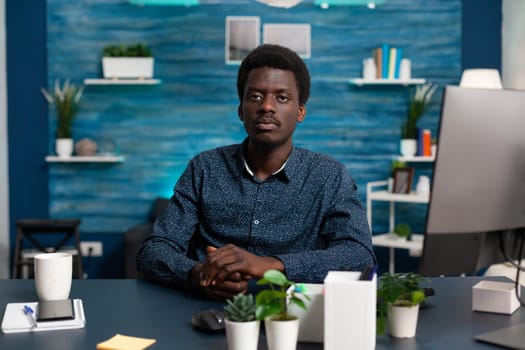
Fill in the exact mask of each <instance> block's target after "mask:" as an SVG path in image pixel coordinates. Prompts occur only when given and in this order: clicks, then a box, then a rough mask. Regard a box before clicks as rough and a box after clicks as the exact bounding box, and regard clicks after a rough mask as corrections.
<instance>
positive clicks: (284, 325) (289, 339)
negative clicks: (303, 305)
mask: <svg viewBox="0 0 525 350" xmlns="http://www.w3.org/2000/svg"><path fill="white" fill-rule="evenodd" d="M264 327H265V328H266V342H267V343H268V350H295V349H296V347H297V335H298V334H299V319H298V318H296V319H294V320H287V321H279V320H272V319H270V318H267V319H266V320H264Z"/></svg>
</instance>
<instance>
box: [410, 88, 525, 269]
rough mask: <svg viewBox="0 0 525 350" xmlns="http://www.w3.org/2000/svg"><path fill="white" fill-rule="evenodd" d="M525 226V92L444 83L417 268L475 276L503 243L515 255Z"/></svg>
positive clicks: (496, 259)
mask: <svg viewBox="0 0 525 350" xmlns="http://www.w3.org/2000/svg"><path fill="white" fill-rule="evenodd" d="M524 227H525V91H519V90H492V89H475V88H460V87H455V86H447V87H446V88H445V91H444V93H443V100H442V108H441V119H440V125H439V133H438V151H437V156H436V160H435V163H434V172H433V180H432V191H431V196H430V203H429V207H428V213H427V223H426V234H425V240H424V246H423V256H422V259H421V266H420V272H421V273H422V274H424V275H430V276H432V275H458V274H475V273H476V272H477V271H478V270H480V269H481V268H483V267H486V266H488V265H491V264H493V263H497V262H501V261H503V260H504V257H503V255H502V254H501V252H500V243H501V242H502V243H503V245H504V246H505V247H506V248H507V249H508V250H507V251H508V254H509V255H510V256H511V257H513V258H518V256H517V255H518V254H517V253H518V249H516V248H517V247H516V245H515V242H516V239H517V236H518V232H519V233H522V232H523V230H522V229H523V228H524ZM500 237H502V238H503V240H500Z"/></svg>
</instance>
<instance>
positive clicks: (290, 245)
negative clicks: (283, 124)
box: [137, 141, 375, 287]
mask: <svg viewBox="0 0 525 350" xmlns="http://www.w3.org/2000/svg"><path fill="white" fill-rule="evenodd" d="M245 143H246V141H245V142H244V143H243V144H237V145H231V146H226V147H221V148H217V149H214V150H209V151H205V152H203V153H201V154H199V155H197V156H195V157H194V158H193V159H192V160H191V161H190V163H189V165H188V167H187V168H186V170H185V171H184V173H183V174H182V176H181V177H180V179H179V180H178V182H177V184H176V186H175V189H174V194H173V196H172V198H171V201H170V204H169V205H168V208H167V209H166V211H165V212H164V214H163V215H162V216H161V217H160V218H159V219H158V220H157V221H156V222H155V225H154V229H153V234H152V235H151V236H150V237H149V238H148V239H146V241H145V242H144V243H143V245H142V247H141V249H140V251H139V254H138V256H137V264H138V268H139V271H140V273H141V274H142V276H143V277H145V278H146V279H149V280H152V281H154V282H157V283H161V284H164V285H171V286H175V287H189V284H188V275H189V272H190V270H191V268H192V267H193V266H194V265H195V263H196V262H197V261H200V262H202V261H204V259H205V257H206V249H205V248H206V246H208V245H211V246H215V247H221V246H223V245H225V244H227V243H233V244H235V245H237V246H238V247H240V248H243V249H245V250H247V251H249V252H251V253H253V254H256V255H259V256H273V257H276V258H278V259H279V260H281V261H282V263H283V264H284V267H285V273H286V275H287V276H288V278H289V279H290V280H292V281H295V282H310V283H322V281H323V279H324V277H325V276H326V274H327V273H328V271H332V270H358V269H361V268H363V267H364V266H366V265H371V264H374V263H375V256H374V253H373V250H372V242H371V234H370V229H369V226H368V223H367V221H366V216H365V212H364V209H363V207H362V205H361V203H360V201H359V199H358V197H357V193H356V190H357V187H356V184H355V182H354V180H353V179H352V177H351V176H350V174H349V173H348V171H347V170H346V168H345V167H344V166H343V165H342V164H341V163H340V162H338V161H336V160H335V159H333V158H331V157H329V156H327V155H324V154H321V153H315V152H312V151H309V150H306V149H304V148H298V147H293V148H292V152H291V153H290V156H289V157H288V160H287V162H286V164H285V166H284V167H283V168H282V169H281V170H280V171H278V172H277V173H275V174H273V175H271V176H270V177H268V178H267V179H266V180H264V181H260V180H258V179H257V178H255V177H254V176H253V175H251V174H250V172H249V171H248V169H247V167H245V164H244V158H243V145H244V144H245Z"/></svg>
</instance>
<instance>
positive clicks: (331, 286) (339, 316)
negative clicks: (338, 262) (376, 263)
mask: <svg viewBox="0 0 525 350" xmlns="http://www.w3.org/2000/svg"><path fill="white" fill-rule="evenodd" d="M360 276H361V273H360V272H350V271H330V272H328V275H327V276H326V278H325V280H324V286H325V295H324V298H325V300H324V349H325V350H340V349H362V350H368V349H374V348H375V345H376V302H377V301H376V300H377V299H376V295H377V276H376V274H374V275H373V277H372V280H370V281H367V280H365V281H363V280H359V277H360Z"/></svg>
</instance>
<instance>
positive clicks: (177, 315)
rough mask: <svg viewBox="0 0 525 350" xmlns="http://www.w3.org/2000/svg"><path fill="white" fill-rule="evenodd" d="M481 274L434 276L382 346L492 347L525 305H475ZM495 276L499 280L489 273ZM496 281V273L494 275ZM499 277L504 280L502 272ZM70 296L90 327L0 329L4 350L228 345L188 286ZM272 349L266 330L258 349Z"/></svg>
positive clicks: (1, 288)
mask: <svg viewBox="0 0 525 350" xmlns="http://www.w3.org/2000/svg"><path fill="white" fill-rule="evenodd" d="M481 279H482V278H481V277H446V278H433V279H431V281H432V283H431V286H432V287H433V288H434V289H435V291H436V295H435V296H434V297H431V298H430V301H429V303H428V305H427V306H426V307H425V308H423V309H422V310H421V311H420V316H419V317H420V319H419V323H418V330H417V335H416V337H415V338H413V339H406V340H396V339H394V338H391V337H390V336H388V335H387V336H382V337H378V339H377V346H376V349H446V348H449V349H462V350H465V349H494V347H492V346H489V345H485V344H483V343H479V342H476V341H474V340H472V335H475V334H478V333H483V332H487V331H490V330H494V329H497V328H502V327H506V326H508V325H511V324H515V323H520V322H525V311H524V310H523V309H520V310H518V311H516V312H515V313H514V314H513V315H512V316H505V315H495V314H488V313H478V312H472V311H471V300H472V299H471V295H472V294H471V287H472V286H473V285H474V284H475V283H477V282H478V281H480V280H481ZM490 279H494V278H490ZM496 280H498V278H496ZM499 280H501V278H499ZM71 297H72V298H81V299H82V300H83V301H84V308H85V313H86V319H87V324H86V328H85V329H80V330H66V331H59V332H45V333H35V334H32V333H22V334H2V333H0V349H17V350H18V349H39V350H48V349H49V350H51V349H52V350H61V349H64V350H71V349H75V350H83V349H89V350H93V349H94V348H95V345H96V344H97V343H98V342H100V341H102V340H105V339H107V338H109V337H111V336H113V335H114V334H115V333H121V334H125V335H132V336H139V337H146V338H155V339H157V343H156V344H155V345H154V346H153V347H152V350H153V349H155V350H159V349H170V350H171V349H182V350H185V349H192V350H200V349H206V350H208V349H214V350H215V349H219V350H222V349H226V340H225V336H224V335H223V334H218V335H217V334H214V335H208V334H201V333H198V332H195V331H193V330H192V328H191V322H190V320H191V316H192V314H193V313H194V312H196V311H198V310H200V309H206V308H210V307H215V308H222V306H223V304H222V303H217V302H212V301H207V300H201V299H197V298H194V297H192V296H190V295H188V294H186V293H184V292H181V291H177V290H172V289H168V288H163V287H159V286H156V285H153V284H150V283H148V282H143V281H136V280H73V286H72V290H71ZM35 300H36V292H35V289H34V281H32V280H0V312H1V314H2V315H3V313H4V311H5V306H6V304H7V303H10V302H24V301H35ZM322 348H323V347H322V344H313V343H312V344H309V343H299V344H298V347H297V349H298V350H313V349H322ZM263 349H266V341H265V338H264V336H263V334H262V333H261V337H260V343H259V350H263Z"/></svg>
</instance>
